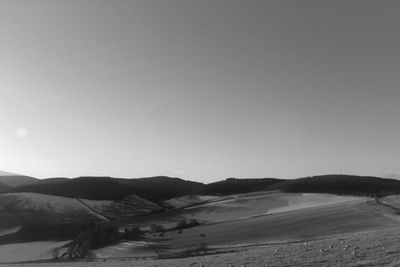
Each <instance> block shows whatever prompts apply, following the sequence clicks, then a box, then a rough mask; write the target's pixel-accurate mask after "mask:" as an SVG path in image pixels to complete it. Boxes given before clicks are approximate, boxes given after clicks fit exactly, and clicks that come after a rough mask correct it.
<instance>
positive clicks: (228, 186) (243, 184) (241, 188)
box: [197, 178, 283, 195]
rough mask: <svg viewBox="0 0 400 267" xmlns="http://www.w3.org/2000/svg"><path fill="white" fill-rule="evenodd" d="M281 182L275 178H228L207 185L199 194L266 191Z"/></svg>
mask: <svg viewBox="0 0 400 267" xmlns="http://www.w3.org/2000/svg"><path fill="white" fill-rule="evenodd" d="M281 181H283V180H281V179H275V178H248V179H236V178H228V179H226V180H223V181H219V182H215V183H211V184H207V185H205V186H204V187H203V188H202V189H200V190H199V191H198V192H197V193H198V194H203V195H229V194H239V193H248V192H253V191H260V190H264V189H265V188H266V187H268V186H270V185H273V184H276V183H278V182H281Z"/></svg>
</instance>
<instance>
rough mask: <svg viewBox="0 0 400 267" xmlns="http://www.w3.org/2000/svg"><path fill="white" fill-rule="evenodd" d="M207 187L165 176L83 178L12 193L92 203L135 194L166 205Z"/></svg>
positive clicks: (62, 180)
mask: <svg viewBox="0 0 400 267" xmlns="http://www.w3.org/2000/svg"><path fill="white" fill-rule="evenodd" d="M202 186H203V184H201V183H196V182H191V181H185V180H182V179H179V178H170V177H164V176H158V177H149V178H139V179H120V178H111V177H79V178H75V179H66V180H64V179H57V180H54V179H51V180H49V181H48V182H41V183H38V184H31V185H24V186H19V187H15V188H11V189H9V190H8V192H14V193H16V192H33V193H41V194H48V195H56V196H64V197H74V198H86V199H92V200H121V199H123V198H124V197H126V196H129V195H132V194H135V195H138V196H140V197H142V198H145V199H148V200H150V201H155V202H158V201H162V200H166V199H169V198H173V197H177V196H181V195H185V194H187V193H190V192H193V191H195V190H197V189H198V188H199V187H202Z"/></svg>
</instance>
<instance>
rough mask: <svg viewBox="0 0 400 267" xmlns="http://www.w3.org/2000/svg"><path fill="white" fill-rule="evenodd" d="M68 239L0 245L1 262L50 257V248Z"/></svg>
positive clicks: (56, 246)
mask: <svg viewBox="0 0 400 267" xmlns="http://www.w3.org/2000/svg"><path fill="white" fill-rule="evenodd" d="M68 242H70V241H61V242H53V241H41V242H27V243H14V244H7V245H2V246H0V259H1V262H16V261H33V260H46V259H52V258H53V255H52V249H54V248H58V247H61V246H63V245H65V244H66V243H68Z"/></svg>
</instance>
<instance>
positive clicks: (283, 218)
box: [149, 198, 398, 252]
mask: <svg viewBox="0 0 400 267" xmlns="http://www.w3.org/2000/svg"><path fill="white" fill-rule="evenodd" d="M397 225H398V222H397V221H395V220H392V219H390V218H388V217H386V216H385V214H384V213H383V212H382V211H381V209H380V208H378V207H377V206H376V205H375V204H372V203H367V202H366V199H363V198H359V199H349V200H348V201H346V202H339V203H333V204H327V205H316V206H314V207H306V208H299V209H293V210H290V211H282V212H277V213H274V214H271V215H262V216H255V217H250V218H246V219H237V220H231V221H225V222H222V223H212V224H206V225H201V226H198V227H194V228H189V229H185V230H183V232H182V233H180V234H179V233H178V232H175V231H174V232H166V233H165V235H164V236H163V237H158V236H156V235H154V236H152V237H149V241H151V242H155V243H158V244H159V245H160V247H162V248H165V251H166V252H167V251H169V250H181V249H185V248H195V247H198V246H199V245H200V244H203V243H205V244H207V245H208V246H210V247H225V246H226V247H230V246H236V245H243V244H257V243H266V242H267V243H270V242H286V241H298V240H312V239H318V238H322V237H325V236H329V235H334V234H342V233H352V232H357V231H363V230H371V229H385V228H389V227H396V226H397ZM161 251H162V250H161Z"/></svg>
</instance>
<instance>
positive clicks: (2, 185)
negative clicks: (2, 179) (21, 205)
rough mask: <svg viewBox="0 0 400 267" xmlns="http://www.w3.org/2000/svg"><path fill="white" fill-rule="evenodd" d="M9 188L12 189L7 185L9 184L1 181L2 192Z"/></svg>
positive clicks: (0, 189) (0, 188) (0, 190)
mask: <svg viewBox="0 0 400 267" xmlns="http://www.w3.org/2000/svg"><path fill="white" fill-rule="evenodd" d="M9 189H10V187H9V186H7V185H5V184H3V183H0V193H2V192H5V191H7V190H9Z"/></svg>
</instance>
